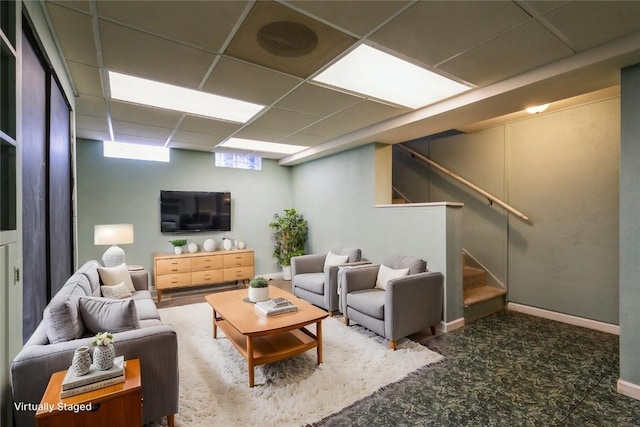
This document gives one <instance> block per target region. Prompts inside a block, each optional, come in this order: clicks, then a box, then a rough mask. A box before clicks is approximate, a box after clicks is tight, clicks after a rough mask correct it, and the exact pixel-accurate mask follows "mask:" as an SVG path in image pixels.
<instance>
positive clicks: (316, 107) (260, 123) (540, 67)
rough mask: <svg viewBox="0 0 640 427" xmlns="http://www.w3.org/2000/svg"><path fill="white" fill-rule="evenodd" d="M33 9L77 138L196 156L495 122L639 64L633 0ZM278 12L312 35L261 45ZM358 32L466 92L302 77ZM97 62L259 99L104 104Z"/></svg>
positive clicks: (639, 32) (355, 141)
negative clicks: (68, 97)
mask: <svg viewBox="0 0 640 427" xmlns="http://www.w3.org/2000/svg"><path fill="white" fill-rule="evenodd" d="M43 10H44V12H45V14H46V15H47V17H48V19H49V22H50V25H51V30H52V33H53V34H54V38H55V39H56V42H57V44H58V48H59V49H60V52H61V54H62V56H63V57H64V59H65V63H66V66H67V70H68V72H69V75H70V76H71V79H72V82H73V85H74V89H75V91H76V97H77V98H76V112H75V113H76V136H77V137H78V138H87V139H98V140H116V141H121V142H138V143H144V144H153V145H160V146H168V147H171V148H179V149H187V150H197V151H205V152H213V151H223V150H222V149H221V148H220V147H218V145H219V144H221V143H222V142H224V141H225V140H227V139H228V138H230V137H237V138H245V139H257V140H263V141H268V142H280V143H286V144H294V145H300V146H304V147H308V148H307V149H305V150H303V151H301V152H299V153H297V154H294V155H287V156H284V155H274V154H270V153H257V154H259V155H263V156H265V157H270V158H279V159H280V163H281V164H284V165H292V164H297V163H300V162H304V161H308V160H310V159H314V158H318V157H321V156H326V155H328V154H332V153H335V152H339V151H341V150H345V149H349V148H352V147H356V146H359V145H363V144H367V143H371V142H383V143H389V144H393V143H399V142H403V141H407V140H411V139H415V138H419V137H422V136H426V135H429V134H434V133H438V132H442V131H445V130H448V129H464V128H469V129H472V128H474V124H476V123H482V122H484V123H494V121H495V118H496V117H500V116H503V115H509V114H512V113H514V112H517V111H520V110H522V109H524V108H525V107H527V106H531V105H536V104H542V103H548V102H552V103H553V102H554V101H560V100H564V99H566V98H571V97H577V96H578V95H582V94H585V93H591V92H594V91H599V90H601V89H604V88H610V87H612V86H616V85H618V84H619V71H620V68H622V67H625V66H629V65H633V64H636V63H640V1H620V2H618V1H545V2H538V1H468V2H467V1H381V0H378V1H277V2H276V1H113V0H108V1H94V0H91V1H82V0H80V1H48V0H47V1H45V2H44V7H43ZM279 21H288V22H295V23H299V24H303V25H305V26H306V27H307V28H310V29H312V30H313V32H314V33H315V34H316V36H317V46H315V48H314V49H312V50H311V51H310V52H305V53H304V54H302V55H300V56H286V55H284V56H283V55H279V54H274V53H271V52H269V51H268V50H267V49H265V48H264V47H263V46H261V44H260V41H259V38H258V34H257V33H258V31H259V30H260V28H262V27H263V26H264V25H267V24H269V23H272V22H279ZM363 43H365V44H368V45H370V46H373V47H376V48H378V49H380V50H383V51H384V52H387V53H391V54H393V55H396V56H399V57H401V58H403V59H406V60H409V61H410V62H412V63H414V64H416V65H419V66H422V67H425V68H427V69H429V70H432V71H435V72H437V73H440V74H443V75H445V76H448V77H451V78H453V79H454V80H457V81H458V82H461V83H466V84H469V85H470V86H471V87H472V89H471V90H470V91H468V92H465V93H463V94H461V95H458V96H455V97H452V98H450V99H447V100H444V101H440V102H438V103H436V104H432V105H428V106H426V107H423V108H421V109H418V110H412V109H409V108H406V107H401V106H397V105H392V104H389V103H385V102H381V101H380V100H377V99H372V98H367V97H366V96H362V95H359V94H355V93H349V92H346V91H336V90H333V89H331V88H327V87H323V86H320V85H318V84H315V83H314V82H313V81H312V79H313V77H314V76H315V75H317V74H319V73H320V72H321V71H322V70H324V69H325V68H326V67H327V66H329V65H331V64H332V63H333V62H334V61H336V60H337V59H339V58H340V57H341V56H342V55H344V54H346V53H348V52H349V51H351V50H353V49H355V48H356V47H357V46H359V45H360V44H363ZM108 70H112V71H117V72H120V73H125V74H130V75H133V76H137V77H142V78H146V79H153V80H158V81H161V82H163V83H169V84H174V85H179V86H183V87H186V88H190V89H199V90H203V91H207V92H211V93H214V94H217V95H223V96H227V97H231V98H235V99H240V100H243V101H249V102H253V103H259V104H263V105H266V106H267V108H265V109H264V110H263V111H262V112H261V113H259V114H258V115H257V116H255V117H254V118H253V119H252V120H250V121H249V122H248V123H246V124H238V123H230V122H223V121H218V120H213V119H205V118H202V117H196V116H191V115H187V114H182V113H178V112H173V111H166V110H161V109H156V108H151V107H145V106H140V105H134V104H128V103H124V102H120V101H115V100H113V99H111V98H110V97H109V84H108V80H107V79H106V76H107V71H108ZM365 71H366V70H365ZM596 93H604V94H608V93H610V92H609V91H602V92H596ZM575 99H580V98H579V97H577V98H575ZM228 151H229V150H228Z"/></svg>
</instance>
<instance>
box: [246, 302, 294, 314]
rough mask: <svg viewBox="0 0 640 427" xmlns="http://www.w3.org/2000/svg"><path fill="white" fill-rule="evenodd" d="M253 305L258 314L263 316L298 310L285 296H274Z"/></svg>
mask: <svg viewBox="0 0 640 427" xmlns="http://www.w3.org/2000/svg"><path fill="white" fill-rule="evenodd" d="M255 307H256V310H257V311H258V312H259V313H260V314H263V315H265V316H273V315H276V314H282V313H290V312H292V311H296V310H298V307H297V306H295V305H294V304H293V303H291V301H289V300H288V299H286V298H275V299H270V300H269V301H261V302H257V303H256V305H255Z"/></svg>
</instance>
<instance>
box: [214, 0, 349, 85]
mask: <svg viewBox="0 0 640 427" xmlns="http://www.w3.org/2000/svg"><path fill="white" fill-rule="evenodd" d="M284 21H286V22H293V23H296V24H301V25H303V26H306V27H307V28H309V29H310V30H312V31H313V32H314V33H315V35H316V36H317V46H316V47H315V49H314V50H313V51H311V52H310V53H306V54H303V55H300V56H282V55H279V54H278V55H276V54H272V53H269V52H268V51H267V50H265V49H264V48H262V47H261V45H260V43H259V41H258V31H259V30H260V29H261V28H262V27H264V26H265V25H267V24H271V23H274V22H284ZM271 40H275V41H276V44H278V45H279V46H281V47H283V48H284V50H288V49H290V48H295V47H297V46H298V45H299V41H300V38H299V37H296V35H295V34H293V33H291V32H285V33H284V35H282V34H278V35H273V36H272V38H271ZM355 41H356V39H354V38H353V37H351V36H348V35H346V34H344V33H342V32H340V31H337V30H334V29H333V28H331V27H329V26H327V25H325V24H323V23H321V22H319V21H316V20H314V19H312V18H309V17H308V16H305V15H303V14H301V13H299V12H296V11H294V10H293V9H290V8H288V7H286V6H284V5H281V4H278V3H276V2H273V1H258V2H256V3H255V4H254V6H253V8H252V9H251V12H250V13H249V15H248V16H247V19H246V20H245V21H244V23H243V24H242V26H241V27H240V29H239V31H238V33H237V34H236V35H235V37H234V38H233V40H232V41H231V44H230V45H229V47H228V48H227V50H226V51H225V54H227V55H229V56H233V57H235V58H239V59H242V60H245V61H248V62H251V63H253V64H258V65H262V66H265V67H268V68H271V69H274V70H278V71H282V72H283V73H286V74H290V75H293V76H298V77H302V78H306V77H309V76H310V75H311V74H313V73H314V72H315V71H317V70H318V69H320V68H321V67H322V66H323V65H325V64H326V63H327V62H329V61H330V60H332V59H333V58H335V57H336V56H337V55H338V54H340V53H341V52H343V51H344V50H345V49H347V48H348V47H349V46H351V45H352V44H353V43H355Z"/></svg>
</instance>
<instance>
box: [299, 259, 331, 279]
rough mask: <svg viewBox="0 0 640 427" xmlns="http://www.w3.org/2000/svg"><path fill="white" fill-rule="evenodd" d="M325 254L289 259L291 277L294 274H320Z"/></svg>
mask: <svg viewBox="0 0 640 427" xmlns="http://www.w3.org/2000/svg"><path fill="white" fill-rule="evenodd" d="M326 258H327V254H310V255H300V256H296V257H293V258H291V277H294V276H295V275H296V274H306V273H321V272H322V270H323V268H324V260H325V259H326Z"/></svg>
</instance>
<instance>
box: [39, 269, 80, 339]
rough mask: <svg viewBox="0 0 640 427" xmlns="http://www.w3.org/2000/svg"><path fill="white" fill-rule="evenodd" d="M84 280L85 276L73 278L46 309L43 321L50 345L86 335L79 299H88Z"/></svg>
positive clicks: (74, 276)
mask: <svg viewBox="0 0 640 427" xmlns="http://www.w3.org/2000/svg"><path fill="white" fill-rule="evenodd" d="M82 279H84V276H79V275H73V276H71V277H70V278H69V280H67V283H66V284H65V285H64V286H63V287H62V288H61V289H60V290H59V291H58V293H56V294H55V295H54V296H53V298H51V301H49V304H48V305H47V306H46V307H45V309H44V313H43V315H42V321H43V322H44V327H45V330H46V332H47V338H48V339H49V342H50V343H59V342H64V341H70V340H74V339H76V338H80V337H81V336H82V334H83V333H84V329H85V325H84V323H83V321H82V320H83V319H82V317H81V316H80V313H79V311H78V300H79V298H80V297H86V293H85V289H84V288H83V286H82V284H81V283H80V282H81V281H82ZM85 280H86V279H85Z"/></svg>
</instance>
